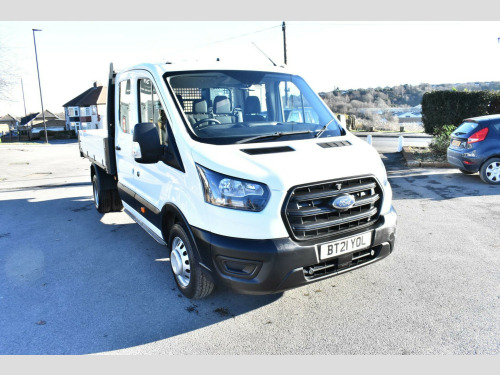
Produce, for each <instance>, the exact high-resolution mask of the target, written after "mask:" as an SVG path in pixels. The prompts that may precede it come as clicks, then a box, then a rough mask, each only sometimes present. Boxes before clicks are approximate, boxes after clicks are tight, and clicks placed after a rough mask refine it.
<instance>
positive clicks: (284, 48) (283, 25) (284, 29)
mask: <svg viewBox="0 0 500 375" xmlns="http://www.w3.org/2000/svg"><path fill="white" fill-rule="evenodd" d="M281 30H283V53H284V56H285V65H286V25H285V21H283V24H282V25H281Z"/></svg>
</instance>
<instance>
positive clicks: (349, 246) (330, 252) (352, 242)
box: [319, 232, 372, 260]
mask: <svg viewBox="0 0 500 375" xmlns="http://www.w3.org/2000/svg"><path fill="white" fill-rule="evenodd" d="M371 242H372V232H366V233H362V234H358V235H357V236H352V237H347V238H343V239H341V240H338V241H334V242H329V243H325V244H323V245H320V247H319V256H320V258H321V259H322V260H323V259H328V258H332V257H335V256H337V255H342V254H347V253H352V252H353V251H356V250H362V249H366V248H368V247H370V245H371Z"/></svg>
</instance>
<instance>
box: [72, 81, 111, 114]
mask: <svg viewBox="0 0 500 375" xmlns="http://www.w3.org/2000/svg"><path fill="white" fill-rule="evenodd" d="M107 95H108V88H107V87H106V86H97V84H96V83H94V86H93V87H91V88H90V89H88V90H87V91H85V92H83V93H81V94H80V95H78V96H77V97H76V98H73V99H71V100H70V101H69V102H67V103H66V104H64V105H63V107H65V108H66V107H88V106H91V105H97V104H106V98H107Z"/></svg>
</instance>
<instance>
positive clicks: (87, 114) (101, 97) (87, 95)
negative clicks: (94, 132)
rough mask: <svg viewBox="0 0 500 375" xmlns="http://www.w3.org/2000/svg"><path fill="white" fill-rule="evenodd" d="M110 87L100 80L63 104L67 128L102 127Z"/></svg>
mask: <svg viewBox="0 0 500 375" xmlns="http://www.w3.org/2000/svg"><path fill="white" fill-rule="evenodd" d="M107 95H108V89H107V87H106V86H101V85H100V84H99V83H98V82H94V85H93V86H92V87H91V88H89V89H88V90H87V91H85V92H83V93H81V94H80V95H78V96H77V97H76V98H74V99H71V100H70V101H69V102H67V103H66V104H64V105H63V107H64V113H65V115H66V129H67V130H76V131H77V130H85V129H102V128H103V127H104V123H105V118H106V99H107Z"/></svg>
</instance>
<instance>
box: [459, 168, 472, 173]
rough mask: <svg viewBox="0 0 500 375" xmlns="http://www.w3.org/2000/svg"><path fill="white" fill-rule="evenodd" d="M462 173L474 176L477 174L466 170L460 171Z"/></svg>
mask: <svg viewBox="0 0 500 375" xmlns="http://www.w3.org/2000/svg"><path fill="white" fill-rule="evenodd" d="M459 171H460V172H462V173H463V174H474V173H476V172H471V171H466V170H465V169H459Z"/></svg>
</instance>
